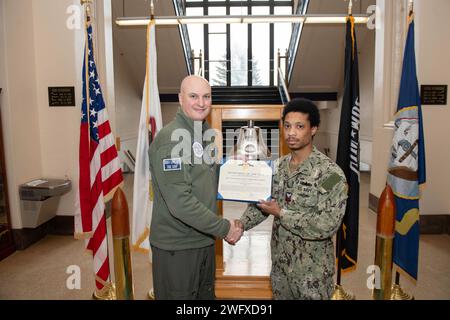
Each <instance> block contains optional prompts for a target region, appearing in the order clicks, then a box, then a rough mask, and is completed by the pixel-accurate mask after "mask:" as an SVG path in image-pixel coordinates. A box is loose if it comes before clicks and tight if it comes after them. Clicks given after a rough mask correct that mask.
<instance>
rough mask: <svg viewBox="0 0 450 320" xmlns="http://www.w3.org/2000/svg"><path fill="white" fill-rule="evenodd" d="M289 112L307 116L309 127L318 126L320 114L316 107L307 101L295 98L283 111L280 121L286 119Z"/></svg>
mask: <svg viewBox="0 0 450 320" xmlns="http://www.w3.org/2000/svg"><path fill="white" fill-rule="evenodd" d="M289 112H301V113H305V114H307V115H308V120H309V123H310V125H311V127H319V124H320V113H319V109H318V108H317V106H316V105H315V104H314V102H312V101H311V100H308V99H303V98H295V99H292V100H291V101H289V102H288V103H287V104H286V105H285V106H284V109H283V116H282V118H281V119H282V120H283V122H284V119H285V118H286V115H287V114H288V113H289Z"/></svg>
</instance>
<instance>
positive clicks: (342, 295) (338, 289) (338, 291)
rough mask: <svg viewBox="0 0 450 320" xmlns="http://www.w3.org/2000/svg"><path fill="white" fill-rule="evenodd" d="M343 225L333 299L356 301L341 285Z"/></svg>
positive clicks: (339, 232)
mask: <svg viewBox="0 0 450 320" xmlns="http://www.w3.org/2000/svg"><path fill="white" fill-rule="evenodd" d="M352 8H353V1H352V0H349V3H348V11H347V13H348V16H349V17H351V16H352ZM343 225H344V222H342V223H341V226H340V227H339V230H338V232H337V234H336V252H337V255H336V259H337V273H336V285H335V288H334V292H333V295H332V297H331V299H332V300H354V299H355V296H354V295H352V294H350V293H348V292H346V291H345V290H344V288H343V287H342V285H341V273H342V259H341V249H342V242H341V238H342V232H343V230H342V229H343Z"/></svg>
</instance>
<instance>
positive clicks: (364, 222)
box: [0, 174, 450, 299]
mask: <svg viewBox="0 0 450 320" xmlns="http://www.w3.org/2000/svg"><path fill="white" fill-rule="evenodd" d="M132 181H133V176H132V175H126V183H125V188H124V189H125V193H126V194H127V199H128V205H129V207H130V212H132V210H131V203H132V200H131V199H132V194H131V193H132ZM368 186H369V176H368V175H367V174H363V175H362V176H361V201H360V204H361V206H360V233H359V261H358V268H357V270H356V271H354V272H351V273H349V274H345V275H343V278H342V284H343V286H344V288H345V289H346V290H348V291H351V292H353V293H354V294H355V295H356V298H357V299H371V291H370V290H369V289H368V288H367V285H366V283H367V279H368V277H369V274H367V273H366V270H367V267H368V266H370V265H371V264H373V261H374V252H375V251H374V247H375V225H376V215H375V214H374V213H373V212H371V211H370V210H369V209H368V207H367V202H368V201H367V199H368ZM224 208H225V213H224V215H225V216H226V217H227V218H234V217H239V216H240V214H241V212H242V211H243V210H244V207H243V206H242V205H239V204H235V203H225V205H224ZM270 228H271V221H270V220H267V221H265V222H264V223H263V224H261V225H259V226H258V227H257V228H255V229H253V230H251V231H249V232H246V234H245V235H244V237H243V238H242V240H241V242H239V243H238V244H237V245H236V246H234V247H231V246H228V245H227V244H226V245H225V246H224V260H225V265H226V270H225V273H226V274H248V275H266V274H269V270H270V251H269V250H270V249H269V239H270ZM78 267H79V269H78ZM449 267H450V236H449V235H421V239H420V257H419V281H418V282H417V285H416V286H414V285H413V284H411V283H410V282H408V281H407V280H406V279H402V280H401V284H402V286H403V288H404V289H405V290H406V291H407V292H408V293H411V294H413V295H414V296H415V298H416V299H450V274H449ZM73 270H75V273H74V271H73ZM77 270H79V274H80V288H79V289H78V288H74V289H69V288H70V287H73V285H74V284H76V282H73V279H74V274H76V272H77ZM133 278H134V291H135V298H136V299H147V293H148V291H149V290H150V289H151V287H152V279H151V264H150V263H149V259H148V257H147V256H146V255H144V254H139V253H136V254H133ZM93 288H94V276H93V271H92V258H91V257H90V256H89V254H88V253H86V252H85V251H84V243H83V242H82V241H78V240H74V239H73V238H72V237H71V236H55V235H52V236H47V237H45V238H44V239H42V240H41V241H39V242H37V243H36V244H34V245H32V246H30V247H29V248H27V249H26V250H24V251H17V252H15V253H14V254H12V255H11V256H9V257H8V258H6V259H4V260H2V261H0V299H91V295H92V292H93Z"/></svg>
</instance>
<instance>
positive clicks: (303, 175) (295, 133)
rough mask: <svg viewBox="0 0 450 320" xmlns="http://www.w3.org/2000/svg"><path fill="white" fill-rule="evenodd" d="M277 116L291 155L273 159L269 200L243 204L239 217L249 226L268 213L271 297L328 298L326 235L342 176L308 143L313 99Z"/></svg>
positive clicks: (330, 254)
mask: <svg viewBox="0 0 450 320" xmlns="http://www.w3.org/2000/svg"><path fill="white" fill-rule="evenodd" d="M282 120H283V125H284V139H285V140H286V143H287V145H288V146H289V149H290V151H291V153H290V154H288V155H286V156H284V157H281V158H280V159H278V160H277V161H276V162H275V165H274V176H273V185H272V200H271V201H260V202H259V203H258V204H256V205H254V204H252V205H249V206H248V208H247V210H246V211H245V212H244V214H243V215H242V217H241V218H240V221H241V222H242V223H243V225H244V229H245V230H249V229H251V228H253V227H254V226H256V225H257V224H259V223H261V222H262V221H264V220H265V219H266V218H267V217H268V216H269V215H273V216H274V222H273V228H272V242H271V251H272V270H271V274H270V276H271V282H272V292H273V297H274V299H330V298H331V295H332V293H333V287H334V286H333V276H334V272H335V256H334V246H333V242H332V237H333V236H334V235H335V233H336V232H337V230H338V228H339V226H340V225H341V222H342V218H343V216H344V213H345V205H346V200H347V184H346V180H345V176H344V173H343V172H342V170H341V169H340V168H339V167H338V166H337V165H336V164H335V163H334V162H333V161H332V160H331V159H330V158H328V157H327V156H325V155H324V154H323V153H321V152H320V151H318V150H317V149H316V147H314V146H313V145H312V140H313V137H314V135H315V133H316V131H317V129H318V127H319V123H320V115H319V110H318V109H317V107H316V106H315V105H314V103H312V102H311V101H309V100H305V99H294V100H292V101H290V102H289V103H288V104H287V105H286V106H285V108H284V110H283V119H282Z"/></svg>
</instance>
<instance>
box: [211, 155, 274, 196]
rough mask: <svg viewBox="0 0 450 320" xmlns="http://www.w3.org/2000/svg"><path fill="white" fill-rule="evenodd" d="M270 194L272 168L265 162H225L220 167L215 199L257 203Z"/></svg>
mask: <svg viewBox="0 0 450 320" xmlns="http://www.w3.org/2000/svg"><path fill="white" fill-rule="evenodd" d="M271 194H272V168H271V167H270V166H269V165H268V164H267V162H265V161H251V160H250V161H247V162H244V161H243V160H227V161H226V162H225V163H224V164H223V165H222V166H221V167H220V175H219V187H218V194H217V199H219V200H230V201H241V202H259V200H268V199H270V197H271Z"/></svg>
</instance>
